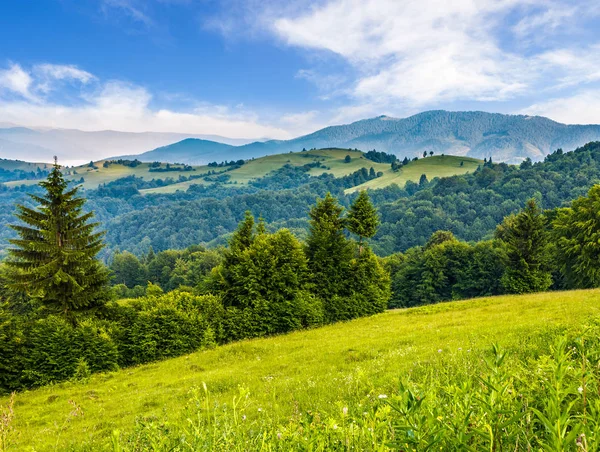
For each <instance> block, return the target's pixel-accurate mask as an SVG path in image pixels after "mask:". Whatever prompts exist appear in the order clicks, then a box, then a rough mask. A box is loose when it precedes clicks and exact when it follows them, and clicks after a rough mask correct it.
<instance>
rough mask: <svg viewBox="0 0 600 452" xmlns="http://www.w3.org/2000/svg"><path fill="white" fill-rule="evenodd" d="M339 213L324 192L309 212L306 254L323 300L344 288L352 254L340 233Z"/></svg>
mask: <svg viewBox="0 0 600 452" xmlns="http://www.w3.org/2000/svg"><path fill="white" fill-rule="evenodd" d="M343 212H344V208H343V207H341V206H340V205H339V204H338V201H337V199H335V198H334V197H333V196H331V194H330V193H327V195H326V196H325V198H324V199H320V200H318V201H317V204H316V205H315V206H313V207H312V209H311V210H310V213H309V216H310V227H309V235H308V238H307V240H306V256H307V257H308V265H309V269H310V271H311V272H312V275H313V282H314V285H315V291H316V293H317V294H318V295H319V296H321V297H322V298H323V300H324V301H325V302H327V300H329V299H331V297H332V296H334V295H338V294H341V293H342V292H343V291H344V288H345V283H346V279H347V276H348V269H349V267H350V261H351V260H352V256H353V254H354V253H353V249H352V244H351V243H350V242H349V241H348V239H347V238H346V236H345V235H344V219H343V218H342V214H343Z"/></svg>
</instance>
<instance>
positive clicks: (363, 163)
mask: <svg viewBox="0 0 600 452" xmlns="http://www.w3.org/2000/svg"><path fill="white" fill-rule="evenodd" d="M347 155H349V156H350V157H351V161H350V162H349V163H346V162H345V161H344V159H345V157H346V156H347ZM313 162H320V163H321V164H322V165H324V166H326V168H322V167H321V168H312V169H311V170H310V171H309V174H311V175H313V176H319V175H321V174H323V173H329V174H333V175H334V176H335V177H342V176H346V175H348V174H352V173H354V172H355V171H358V170H360V169H361V168H367V169H369V168H371V167H373V169H374V170H375V171H376V172H379V171H381V172H382V173H383V176H382V177H379V178H377V179H374V180H371V181H368V182H365V183H364V184H362V185H359V186H357V187H352V188H350V189H348V190H346V192H347V193H352V192H354V191H357V190H363V189H367V188H370V189H377V188H383V187H386V186H388V185H391V184H398V185H399V186H400V187H403V186H404V184H406V182H408V181H409V180H410V181H413V182H418V181H419V178H420V177H421V175H422V174H426V175H427V178H428V179H429V180H431V179H433V178H435V177H448V176H454V175H456V174H464V173H467V172H472V171H475V170H476V169H477V167H478V166H479V165H480V164H481V163H483V162H482V161H481V160H478V159H474V158H470V157H457V156H451V155H447V156H433V157H427V158H425V159H419V160H417V161H414V162H410V163H409V164H408V165H406V166H404V167H403V168H402V169H401V170H400V171H398V172H394V171H392V169H391V167H390V165H389V164H387V163H376V162H373V161H371V160H368V159H367V158H365V157H364V154H363V153H362V152H360V151H348V150H347V149H317V150H312V151H306V152H294V153H289V154H277V155H269V156H266V157H261V158H257V159H254V160H250V161H249V162H247V163H246V164H244V165H243V166H242V167H240V168H238V169H235V170H233V171H229V172H227V174H228V175H229V176H230V182H231V183H233V184H240V185H244V184H247V183H248V182H250V181H251V180H254V179H258V178H261V177H264V176H266V175H267V174H269V173H270V172H272V171H275V170H277V169H279V168H281V167H283V166H284V165H292V166H302V165H306V164H307V163H313ZM461 162H463V166H460V165H461ZM203 168H205V167H203ZM198 171H200V170H198ZM199 183H200V184H202V183H207V182H205V181H202V180H192V181H186V182H180V183H177V184H172V185H167V186H165V187H159V188H150V189H146V190H141V192H142V193H146V194H150V193H174V192H176V191H177V190H181V191H185V190H187V189H188V188H189V186H190V185H193V184H199Z"/></svg>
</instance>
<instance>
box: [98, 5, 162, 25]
mask: <svg viewBox="0 0 600 452" xmlns="http://www.w3.org/2000/svg"><path fill="white" fill-rule="evenodd" d="M146 3H147V2H146ZM144 4H145V2H138V1H136V0H101V8H102V10H103V11H104V12H105V14H110V13H111V12H112V11H114V10H116V11H118V12H120V13H123V14H125V15H127V16H128V17H130V18H131V19H133V20H134V21H135V22H139V23H141V24H143V25H145V26H147V27H152V26H154V25H155V21H154V19H152V18H151V17H150V15H149V14H148V13H146V12H144V11H143V8H144Z"/></svg>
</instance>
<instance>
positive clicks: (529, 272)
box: [496, 199, 552, 293]
mask: <svg viewBox="0 0 600 452" xmlns="http://www.w3.org/2000/svg"><path fill="white" fill-rule="evenodd" d="M545 223H546V221H545V218H544V216H543V215H542V212H541V210H540V208H539V207H538V205H537V203H536V201H535V199H530V200H529V201H527V205H526V207H525V209H523V210H522V211H521V212H520V213H519V214H518V215H516V216H513V217H507V218H506V219H505V220H504V222H503V223H502V225H500V226H499V228H498V231H497V233H496V235H497V237H498V238H499V239H500V240H502V241H503V242H504V243H505V246H506V259H507V260H506V268H505V271H504V275H503V276H502V285H503V286H504V288H505V290H506V291H507V292H508V293H529V292H540V291H543V290H546V289H548V288H549V287H550V286H551V284H552V278H551V273H550V271H549V267H548V233H547V231H546V225H545Z"/></svg>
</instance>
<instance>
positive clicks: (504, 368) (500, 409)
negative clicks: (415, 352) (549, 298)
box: [112, 324, 600, 452]
mask: <svg viewBox="0 0 600 452" xmlns="http://www.w3.org/2000/svg"><path fill="white" fill-rule="evenodd" d="M599 337H600V328H599V327H598V324H594V325H593V327H591V328H589V329H587V330H585V331H582V332H579V333H577V334H561V333H560V332H558V331H556V330H554V331H552V332H550V333H548V334H546V335H543V336H540V337H539V338H538V340H537V341H536V342H535V343H532V344H529V345H528V346H527V347H526V348H525V349H522V350H520V351H517V350H516V349H515V350H512V351H507V350H505V349H503V348H501V347H500V346H498V345H495V344H493V345H492V346H491V347H490V349H489V350H488V351H486V352H483V353H472V352H471V351H469V350H456V351H455V352H454V353H452V354H450V355H449V356H444V357H440V359H439V360H437V361H435V362H430V363H427V364H422V365H419V366H417V367H416V368H415V369H414V372H413V373H412V375H411V376H410V377H409V378H407V379H405V380H403V381H402V382H401V383H400V384H399V386H398V388H397V390H396V391H394V392H393V393H391V394H374V393H368V392H367V393H366V394H365V395H364V397H355V398H347V399H343V398H340V400H339V402H338V403H337V404H336V405H337V406H336V409H333V410H330V411H328V413H327V414H326V413H321V412H318V411H317V412H313V411H310V410H309V411H304V412H302V411H300V410H299V411H297V412H296V413H294V414H293V415H292V416H291V417H290V418H289V419H287V420H286V422H277V421H275V420H274V419H272V418H271V417H270V415H269V413H268V412H263V410H262V409H261V407H260V406H257V405H256V403H255V401H254V400H253V398H252V394H251V393H250V391H249V390H248V388H245V387H240V388H239V390H238V394H237V395H236V396H235V397H233V398H232V399H231V401H230V403H219V402H218V401H216V400H215V399H213V398H212V397H211V394H210V391H209V389H208V388H207V387H206V385H202V386H201V387H196V388H193V389H192V390H191V391H190V397H189V400H188V403H187V405H186V407H185V416H184V419H182V420H179V421H178V422H174V423H171V422H167V421H165V420H164V419H145V420H140V421H138V422H137V424H136V428H135V430H134V431H133V432H132V433H130V434H127V435H124V434H120V433H118V432H115V433H114V434H113V438H112V440H113V443H112V446H113V450H114V451H123V452H124V451H137V450H148V449H149V450H164V451H167V450H178V451H179V450H180V451H197V450H222V451H245V450H257V451H287V450H312V451H325V450H344V451H346V450H348V451H350V450H377V451H383V450H415V451H427V450H443V451H505V450H506V451H515V450H516V451H518V450H544V451H568V450H573V451H590V452H591V451H597V450H600V360H599V358H600V341H599V340H598V338H599ZM547 341H551V342H550V345H549V346H548V343H547ZM363 389H364V390H367V391H368V387H364V388H363ZM360 392H361V391H358V392H357V393H360Z"/></svg>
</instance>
